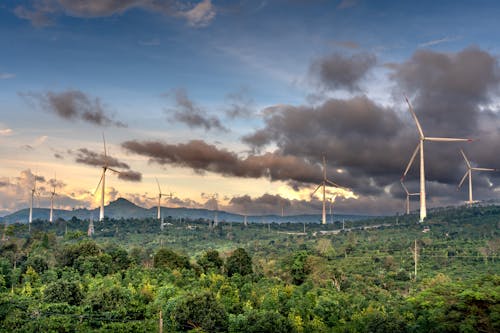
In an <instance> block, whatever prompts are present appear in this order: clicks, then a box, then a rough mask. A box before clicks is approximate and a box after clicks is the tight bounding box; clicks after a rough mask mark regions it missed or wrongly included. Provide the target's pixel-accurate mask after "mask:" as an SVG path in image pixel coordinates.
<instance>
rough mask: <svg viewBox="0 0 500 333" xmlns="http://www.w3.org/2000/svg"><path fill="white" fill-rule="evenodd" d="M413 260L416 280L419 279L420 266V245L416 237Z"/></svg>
mask: <svg viewBox="0 0 500 333" xmlns="http://www.w3.org/2000/svg"><path fill="white" fill-rule="evenodd" d="M413 262H414V263H415V281H417V267H418V246H417V240H416V239H415V245H414V248H413Z"/></svg>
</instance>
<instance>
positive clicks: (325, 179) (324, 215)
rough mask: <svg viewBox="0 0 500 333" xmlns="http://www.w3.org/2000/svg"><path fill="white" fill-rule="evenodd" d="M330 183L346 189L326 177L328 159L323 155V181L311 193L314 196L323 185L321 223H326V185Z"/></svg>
mask: <svg viewBox="0 0 500 333" xmlns="http://www.w3.org/2000/svg"><path fill="white" fill-rule="evenodd" d="M330 185H331V186H334V187H336V188H341V189H346V188H345V187H342V186H340V185H337V184H335V183H334V182H332V181H331V180H329V179H328V178H326V160H325V156H324V155H323V181H322V182H321V183H320V184H319V185H318V187H316V189H315V190H314V192H313V193H311V197H312V196H313V195H314V193H316V192H317V191H318V190H319V189H320V188H321V187H323V211H322V216H321V224H326V187H327V186H330Z"/></svg>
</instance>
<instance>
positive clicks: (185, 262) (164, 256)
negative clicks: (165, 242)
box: [153, 248, 190, 269]
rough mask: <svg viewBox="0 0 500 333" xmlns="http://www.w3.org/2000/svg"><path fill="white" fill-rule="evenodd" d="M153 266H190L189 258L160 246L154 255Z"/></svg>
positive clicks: (174, 267)
mask: <svg viewBox="0 0 500 333" xmlns="http://www.w3.org/2000/svg"><path fill="white" fill-rule="evenodd" d="M153 265H154V267H155V268H170V269H176V268H190V264H189V259H188V258H187V257H185V256H182V255H180V254H178V253H176V252H174V251H172V250H170V249H167V248H161V249H159V250H158V252H156V254H155V256H154V264H153Z"/></svg>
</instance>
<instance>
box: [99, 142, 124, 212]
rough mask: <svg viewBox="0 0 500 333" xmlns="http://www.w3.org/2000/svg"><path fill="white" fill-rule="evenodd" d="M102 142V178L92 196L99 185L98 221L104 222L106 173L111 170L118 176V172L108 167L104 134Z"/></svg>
mask: <svg viewBox="0 0 500 333" xmlns="http://www.w3.org/2000/svg"><path fill="white" fill-rule="evenodd" d="M102 141H103V143H104V165H103V166H102V176H101V180H99V183H98V184H97V187H96V189H95V192H94V195H95V194H96V193H97V191H98V190H99V185H101V208H100V211H99V221H103V220H104V193H105V192H104V190H105V187H106V171H107V170H111V171H113V172H115V173H117V174H120V171H117V170H115V169H112V168H110V167H109V166H108V155H107V152H106V139H105V138H104V134H103V135H102Z"/></svg>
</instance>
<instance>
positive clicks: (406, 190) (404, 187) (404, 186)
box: [400, 180, 411, 195]
mask: <svg viewBox="0 0 500 333" xmlns="http://www.w3.org/2000/svg"><path fill="white" fill-rule="evenodd" d="M400 182H401V186H403V189H404V190H405V192H406V195H411V194H410V192H408V189H407V188H406V185H405V183H403V180H401V181H400Z"/></svg>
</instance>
